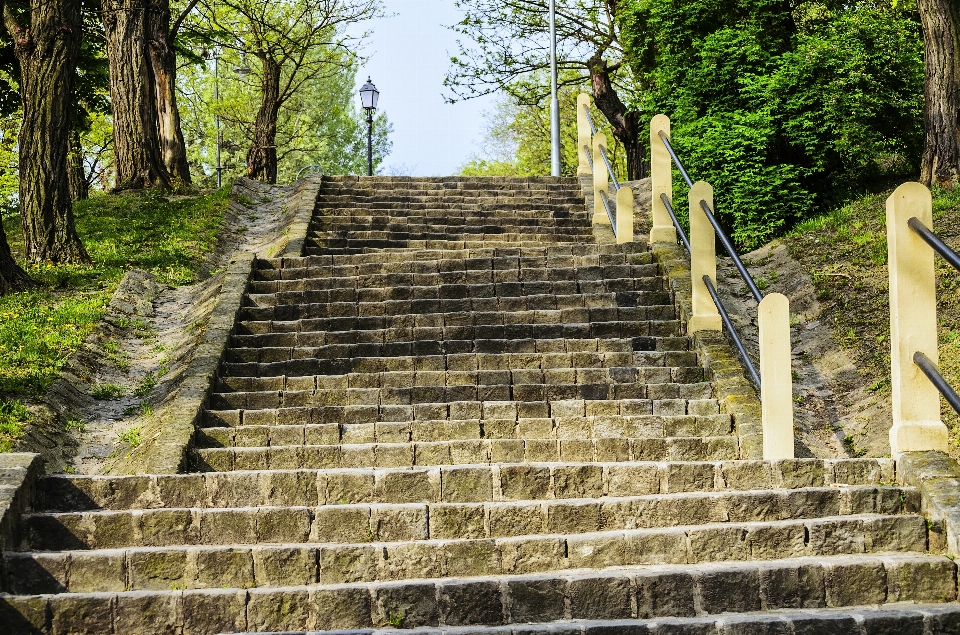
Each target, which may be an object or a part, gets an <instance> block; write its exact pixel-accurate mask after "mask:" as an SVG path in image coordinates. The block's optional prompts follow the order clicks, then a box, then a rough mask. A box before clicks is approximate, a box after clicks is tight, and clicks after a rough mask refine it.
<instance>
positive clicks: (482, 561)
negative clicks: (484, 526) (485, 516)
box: [438, 540, 501, 577]
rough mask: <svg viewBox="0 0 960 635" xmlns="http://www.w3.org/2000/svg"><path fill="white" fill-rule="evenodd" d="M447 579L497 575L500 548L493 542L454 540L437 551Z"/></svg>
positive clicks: (442, 545) (499, 569) (498, 572)
mask: <svg viewBox="0 0 960 635" xmlns="http://www.w3.org/2000/svg"><path fill="white" fill-rule="evenodd" d="M438 552H439V555H440V557H441V558H442V559H443V568H444V571H445V573H446V575H447V576H449V577H471V576H483V575H487V576H489V575H499V574H500V572H501V566H500V548H499V546H498V545H497V543H496V542H494V541H493V540H456V541H450V542H445V543H442V544H441V545H440V547H439V549H438Z"/></svg>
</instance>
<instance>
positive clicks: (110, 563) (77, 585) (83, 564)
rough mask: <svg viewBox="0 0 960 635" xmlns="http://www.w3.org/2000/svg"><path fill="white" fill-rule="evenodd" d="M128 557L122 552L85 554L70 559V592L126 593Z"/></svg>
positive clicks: (79, 553)
mask: <svg viewBox="0 0 960 635" xmlns="http://www.w3.org/2000/svg"><path fill="white" fill-rule="evenodd" d="M126 589H127V567H126V557H125V554H124V553H123V552H120V551H107V552H103V551H100V552H93V553H83V552H76V553H74V554H72V555H71V557H70V592H71V593H98V592H106V591H115V592H117V591H126Z"/></svg>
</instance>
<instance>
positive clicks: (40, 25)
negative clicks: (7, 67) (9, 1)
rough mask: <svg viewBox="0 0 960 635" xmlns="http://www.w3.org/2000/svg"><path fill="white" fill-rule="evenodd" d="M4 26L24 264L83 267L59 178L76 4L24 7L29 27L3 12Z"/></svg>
mask: <svg viewBox="0 0 960 635" xmlns="http://www.w3.org/2000/svg"><path fill="white" fill-rule="evenodd" d="M4 21H5V23H6V26H7V30H8V31H10V34H11V36H12V37H13V40H14V51H15V53H16V56H17V60H18V61H19V62H20V96H21V98H22V100H23V125H22V127H21V129H20V142H19V146H20V162H19V169H20V221H21V224H22V226H23V242H24V253H25V256H26V258H27V260H29V261H34V262H36V261H41V260H49V261H51V262H57V263H64V262H68V263H79V262H87V261H89V259H90V258H89V257H88V256H87V252H86V250H85V249H84V248H83V244H82V243H81V242H80V237H79V236H77V231H76V228H75V227H74V224H73V203H72V202H71V199H70V184H69V182H68V179H67V146H68V145H69V142H70V135H71V132H72V118H71V115H72V107H71V106H72V101H73V100H72V91H73V79H74V75H75V74H76V67H77V56H78V54H79V52H80V38H81V31H80V2H79V1H78V0H32V1H31V3H30V26H29V27H27V28H24V27H21V26H20V25H19V24H18V23H17V21H16V18H15V17H14V16H13V13H12V12H11V11H10V9H9V8H8V6H4Z"/></svg>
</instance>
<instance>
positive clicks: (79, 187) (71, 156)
mask: <svg viewBox="0 0 960 635" xmlns="http://www.w3.org/2000/svg"><path fill="white" fill-rule="evenodd" d="M67 164H68V165H67V180H68V181H69V184H70V197H71V198H72V199H73V200H75V201H82V200H85V199H87V198H89V197H90V187H89V185H87V171H86V169H84V167H83V145H82V144H81V143H80V133H79V132H77V131H76V130H74V131H73V134H72V135H70V147H69V148H67Z"/></svg>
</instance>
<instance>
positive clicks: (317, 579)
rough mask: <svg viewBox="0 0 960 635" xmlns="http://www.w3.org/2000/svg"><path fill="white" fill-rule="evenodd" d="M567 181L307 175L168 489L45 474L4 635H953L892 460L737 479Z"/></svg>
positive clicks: (949, 608) (710, 420)
mask: <svg viewBox="0 0 960 635" xmlns="http://www.w3.org/2000/svg"><path fill="white" fill-rule="evenodd" d="M666 289H667V287H666V284H665V282H664V277H663V275H662V273H661V271H660V270H659V266H658V264H657V262H656V260H655V259H654V258H653V256H652V254H651V253H650V252H649V251H647V250H646V247H645V246H644V245H643V243H634V244H627V245H620V246H617V245H612V244H598V243H597V241H596V240H595V239H594V237H593V233H592V229H591V227H590V226H589V218H588V216H587V214H586V213H585V212H584V205H583V198H582V197H581V196H580V194H579V189H578V185H577V183H576V181H575V180H573V179H552V178H539V179H533V178H530V179H470V178H447V179H429V178H426V179H412V178H379V177H377V178H362V179H357V178H356V177H354V178H349V177H342V178H336V177H334V178H325V179H324V185H323V189H322V190H321V192H320V194H319V196H318V202H317V207H316V213H315V216H314V219H313V224H312V227H311V231H310V234H309V238H308V241H307V243H306V246H305V255H304V257H301V258H285V259H265V260H260V261H258V266H257V270H256V272H255V276H254V279H253V280H252V281H251V283H250V287H249V290H248V294H247V296H246V301H245V305H244V307H243V308H242V309H241V312H240V314H239V316H238V322H237V327H236V333H235V335H234V336H233V339H232V341H231V346H230V348H229V350H228V353H227V357H226V359H225V360H224V362H223V364H222V370H221V378H220V379H219V380H218V383H217V384H216V385H215V386H214V387H213V392H212V394H211V396H210V399H209V407H208V409H207V411H206V412H205V414H204V420H203V427H202V428H201V429H199V430H198V431H197V434H196V447H195V449H194V467H195V471H194V472H193V473H188V474H176V475H153V476H127V477H109V476H103V477H80V476H69V475H55V476H48V477H45V478H42V479H40V481H39V482H38V483H37V485H36V493H35V496H34V501H33V504H32V508H31V510H30V511H29V512H28V513H27V514H25V515H24V516H22V517H21V519H20V532H19V533H20V536H21V539H20V540H21V544H19V545H18V550H17V551H15V552H9V553H6V554H5V559H4V563H3V565H4V590H5V591H6V593H5V594H3V595H0V632H2V633H44V634H46V633H51V634H57V635H59V634H61V633H63V634H66V633H91V634H92V633H97V634H102V633H116V634H117V635H131V634H135V633H175V634H181V635H192V634H215V633H241V632H305V631H314V630H318V631H336V630H339V631H344V630H351V629H353V631H359V632H369V631H371V630H373V629H383V630H388V631H389V630H392V629H410V628H417V627H421V630H424V631H428V632H431V633H439V632H449V633H462V634H464V635H466V634H467V633H472V634H476V635H480V634H492V633H500V634H504V635H506V634H508V633H509V634H520V633H581V634H583V635H586V634H588V633H589V634H591V635H601V634H606V633H631V634H632V633H661V634H662V633H684V634H701V633H703V634H706V633H712V634H718V633H723V634H730V635H732V634H734V633H744V634H746V633H764V634H766V633H771V634H773V633H777V634H779V633H792V634H800V633H811V634H812V633H818V634H822V633H864V634H867V633H893V632H896V633H898V635H909V634H912V633H917V634H920V633H958V632H960V609H958V608H957V605H956V604H954V603H953V602H955V601H956V598H957V583H956V567H955V565H954V563H953V561H952V560H951V559H949V558H947V557H945V556H944V555H942V552H943V551H944V547H943V542H942V539H941V538H940V537H939V534H938V533H937V531H935V529H936V528H935V527H934V526H932V525H931V524H930V523H928V522H927V520H926V519H925V518H924V517H923V516H922V515H921V514H920V513H919V508H920V495H919V493H918V490H917V489H915V488H913V487H902V486H897V485H896V482H897V476H898V475H897V474H896V465H895V463H894V462H893V461H892V460H890V459H798V460H790V461H779V462H772V463H771V462H765V461H758V460H742V459H741V452H740V447H739V443H738V438H737V436H736V432H735V430H736V428H735V426H734V422H733V421H732V419H731V416H730V415H729V414H727V413H725V412H723V411H722V408H721V407H720V406H719V405H718V403H717V401H716V400H715V399H713V389H712V386H711V384H710V381H709V379H710V378H709V377H707V376H705V372H704V370H703V369H702V368H701V366H700V365H699V364H698V359H697V354H696V352H694V351H692V350H690V348H691V347H690V341H689V339H688V338H687V337H686V336H685V335H684V334H683V325H682V324H681V322H680V320H679V319H678V316H677V313H676V310H675V308H674V301H673V299H672V298H671V294H670V293H669V292H668V291H667V290H666Z"/></svg>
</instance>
